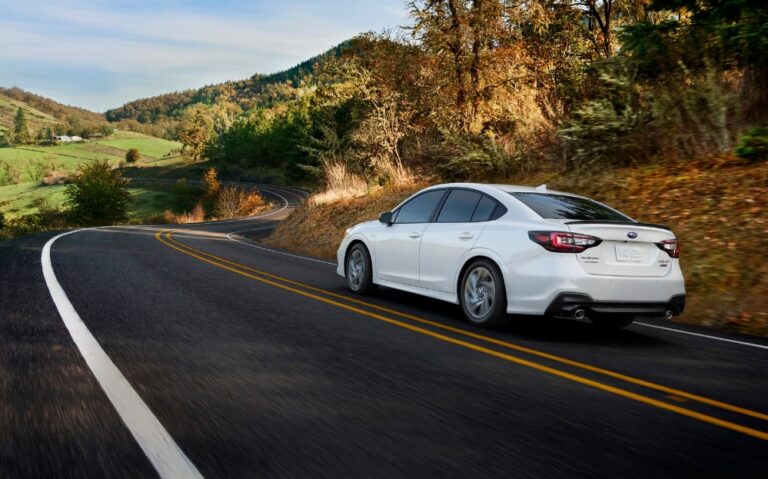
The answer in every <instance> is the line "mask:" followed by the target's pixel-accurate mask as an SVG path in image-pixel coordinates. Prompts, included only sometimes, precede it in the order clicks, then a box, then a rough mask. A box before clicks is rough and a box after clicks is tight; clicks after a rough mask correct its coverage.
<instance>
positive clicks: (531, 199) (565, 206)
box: [510, 193, 632, 221]
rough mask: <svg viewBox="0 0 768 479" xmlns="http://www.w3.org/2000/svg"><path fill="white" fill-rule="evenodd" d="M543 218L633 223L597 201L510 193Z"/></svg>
mask: <svg viewBox="0 0 768 479" xmlns="http://www.w3.org/2000/svg"><path fill="white" fill-rule="evenodd" d="M510 194H511V195H512V196H514V197H515V198H517V199H518V200H520V201H522V202H523V203H524V204H525V205H526V206H527V207H529V208H530V209H532V210H533V211H535V212H536V213H538V214H539V216H541V217H542V218H546V219H556V220H592V221H594V220H597V221H632V219H631V218H629V217H628V216H625V215H623V214H621V213H619V212H618V211H615V210H612V209H610V208H608V207H607V206H604V205H601V204H600V203H598V202H596V201H592V200H589V199H587V198H579V197H577V196H567V195H556V194H550V193H510Z"/></svg>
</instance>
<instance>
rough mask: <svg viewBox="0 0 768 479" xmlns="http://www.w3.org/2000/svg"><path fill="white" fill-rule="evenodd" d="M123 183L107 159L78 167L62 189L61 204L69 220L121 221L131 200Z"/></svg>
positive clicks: (93, 223)
mask: <svg viewBox="0 0 768 479" xmlns="http://www.w3.org/2000/svg"><path fill="white" fill-rule="evenodd" d="M126 184H127V183H126V181H125V180H124V179H123V178H122V176H121V173H120V171H119V170H116V169H114V170H113V169H112V167H111V166H110V165H109V162H108V161H107V160H102V161H96V162H93V163H88V164H85V165H83V166H81V167H80V169H79V170H78V171H77V174H75V176H74V178H73V181H72V183H71V184H69V185H67V189H66V196H67V199H66V201H65V205H66V206H68V207H69V208H70V211H69V214H70V216H71V218H72V220H73V222H75V223H77V224H82V225H86V226H96V225H109V224H114V223H117V222H120V221H125V219H126V218H127V216H128V207H129V206H130V204H131V201H132V198H131V193H130V192H129V191H128V189H127V187H126Z"/></svg>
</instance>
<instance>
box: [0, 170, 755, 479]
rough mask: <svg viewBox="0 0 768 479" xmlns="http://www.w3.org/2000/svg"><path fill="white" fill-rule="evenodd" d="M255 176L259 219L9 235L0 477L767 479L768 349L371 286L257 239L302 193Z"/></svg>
mask: <svg viewBox="0 0 768 479" xmlns="http://www.w3.org/2000/svg"><path fill="white" fill-rule="evenodd" d="M258 189H260V190H261V191H262V192H263V193H264V194H266V195H270V196H271V197H272V198H273V199H274V200H275V202H276V204H277V205H278V207H276V208H275V209H274V210H272V211H270V212H268V213H265V214H263V215H261V216H258V217H254V218H248V219H239V220H232V221H227V222H218V223H201V224H196V225H185V226H173V227H115V228H101V229H89V230H83V231H78V232H75V233H71V234H68V235H66V236H61V237H58V238H57V239H56V240H55V241H54V242H53V243H49V242H50V240H51V239H52V238H54V237H56V236H57V234H56V233H47V234H40V235H35V236H31V237H27V238H20V239H16V240H13V241H10V242H5V243H0V332H1V333H2V334H0V377H1V378H2V382H0V384H2V387H0V477H3V478H4V477H14V478H15V477H51V476H55V477H130V478H136V477H157V476H158V475H160V476H162V477H181V476H187V477H188V476H189V473H188V472H187V473H179V472H178V470H175V469H173V468H172V467H169V468H165V469H164V468H163V463H162V460H160V461H159V462H158V458H160V459H163V458H165V457H167V456H166V454H167V452H168V450H173V448H172V447H170V446H175V447H176V448H177V450H178V452H179V454H180V456H178V457H181V458H184V459H185V460H188V461H189V465H190V466H191V467H193V469H190V470H194V471H197V472H198V473H199V474H200V475H201V476H203V477H264V476H267V477H361V476H364V477H413V476H418V475H424V476H430V477H434V476H437V477H467V476H478V477H490V476H494V477H497V476H508V477H548V478H549V477H696V478H702V477H713V478H715V477H717V478H721V477H768V461H765V456H766V451H768V447H766V446H768V374H767V373H768V342H766V341H764V340H761V339H759V338H746V337H740V336H730V335H723V334H720V333H713V332H709V331H707V330H704V329H703V328H692V327H683V326H680V325H677V324H675V323H668V322H662V321H658V322H656V321H646V322H644V323H645V324H639V325H633V326H631V327H630V328H628V329H627V330H625V331H620V332H615V333H598V332H596V331H595V330H593V329H592V328H591V327H590V326H589V325H588V324H586V323H579V322H570V321H541V320H538V321H536V320H521V321H516V322H514V323H513V324H512V325H511V326H510V327H509V328H507V329H505V330H502V331H483V330H477V329H473V328H471V327H469V326H468V325H466V324H465V323H464V322H463V321H462V319H461V312H460V310H459V309H458V308H456V307H454V306H452V305H449V304H443V303H440V302H437V301H432V300H429V299H424V298H420V297H416V296H413V295H409V294H406V293H400V292H397V291H392V290H386V289H381V290H380V291H378V292H377V293H375V294H374V295H372V296H370V297H359V296H353V295H351V294H349V293H348V291H347V290H346V288H345V285H344V281H343V279H341V278H339V277H337V276H336V275H335V273H334V265H332V264H330V263H328V262H325V261H321V260H317V259H314V258H303V257H300V256H297V255H292V254H289V253H286V252H278V251H274V250H270V249H266V248H263V247H262V246H261V245H259V244H258V243H255V242H254V241H252V240H251V239H250V238H253V237H254V236H258V235H260V234H263V233H265V232H267V231H268V230H269V229H270V228H272V227H273V226H274V224H275V222H276V221H279V220H280V219H282V218H284V217H285V216H286V215H287V214H289V213H290V211H292V209H293V208H294V207H295V206H296V205H297V204H298V203H299V202H301V201H303V200H304V199H305V196H306V194H305V193H304V192H302V191H300V190H295V189H290V188H285V187H276V186H269V185H259V186H258ZM307 241H312V238H307ZM45 244H49V248H48V250H49V258H50V270H51V272H52V273H53V275H54V276H55V279H56V282H57V283H58V284H59V285H60V287H61V290H62V294H63V295H64V297H65V299H66V302H67V303H68V304H69V305H70V306H71V311H69V312H67V311H64V312H62V305H61V304H62V301H63V300H61V298H59V300H57V301H56V302H54V299H55V297H56V294H54V296H53V297H52V295H51V289H50V281H48V282H47V281H46V279H49V280H50V277H49V278H46V277H45V276H44V274H43V265H44V263H45V261H44V260H41V258H45V255H44V254H42V250H43V246H44V245H45ZM72 312H74V313H76V316H77V318H78V319H79V320H80V321H81V323H82V325H81V326H73V324H74V323H72V322H69V321H68V318H69V319H71V314H72ZM78 328H80V329H78ZM86 332H87V333H88V334H90V335H91V337H92V338H93V343H94V344H95V346H94V344H90V346H89V347H90V348H97V349H100V350H101V351H102V352H103V353H104V357H103V358H102V357H100V356H99V357H98V358H100V359H98V360H95V359H94V357H97V356H93V354H94V353H93V349H88V347H85V346H83V344H84V343H83V342H82V338H83V336H82V335H83V334H85V333H86ZM104 358H106V359H104ZM105 362H109V363H111V364H112V365H113V366H114V371H111V370H110V371H111V372H109V374H112V376H110V375H109V374H107V376H105V375H104V374H106V373H105V372H104V369H103V368H104V363H105ZM115 371H117V372H115ZM115 375H117V376H121V377H122V378H123V380H124V381H125V383H124V384H123V383H120V382H119V381H117V380H115V379H114V378H115V377H116V376H115ZM115 381H117V382H115ZM118 386H119V387H127V388H128V389H122V390H121V391H123V393H120V394H115V393H114V390H115V389H114V388H116V387H118ZM111 391H112V392H111ZM126 391H127V392H126ZM131 391H132V392H131ZM134 394H135V397H133V395H134ZM136 401H138V402H140V403H141V404H143V405H144V407H145V408H146V411H145V412H146V413H148V414H149V415H150V416H152V417H154V418H155V419H156V421H157V426H158V427H159V430H161V432H164V433H166V434H167V435H166V436H162V434H161V436H158V437H162V438H164V439H163V440H164V441H165V442H163V441H160V442H155V443H151V442H150V443H147V442H146V436H145V435H143V434H144V433H142V432H141V431H139V432H138V433H137V431H136V428H137V427H141V426H142V425H143V424H144V422H142V421H139V423H140V424H139V426H136V424H134V423H132V417H131V414H132V412H131V411H133V410H132V409H130V408H131V407H134V406H136ZM125 404H128V405H129V406H128V409H127V411H128V412H126V409H125V408H124V406H125ZM134 412H135V411H134ZM141 417H144V418H146V417H148V416H141ZM159 430H158V431H159ZM155 432H157V431H155ZM166 446H168V447H169V448H168V449H166ZM158 464H160V465H158ZM174 464H177V463H174ZM166 465H167V464H166ZM172 465H173V464H172ZM174 471H177V472H174ZM187 471H189V470H187Z"/></svg>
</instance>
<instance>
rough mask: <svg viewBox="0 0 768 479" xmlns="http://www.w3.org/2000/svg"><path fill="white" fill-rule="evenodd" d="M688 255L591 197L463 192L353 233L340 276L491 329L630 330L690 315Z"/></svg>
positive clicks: (668, 234)
mask: <svg viewBox="0 0 768 479" xmlns="http://www.w3.org/2000/svg"><path fill="white" fill-rule="evenodd" d="M679 257H680V244H679V243H678V241H677V239H676V238H675V235H674V234H673V233H672V231H670V229H669V228H667V227H666V226H663V225H658V224H649V223H641V222H638V221H635V220H634V219H632V218H630V217H629V216H627V215H625V214H623V213H621V212H619V211H617V210H615V209H613V208H611V207H609V206H606V205H604V204H602V203H599V202H597V201H594V200H591V199H589V198H585V197H583V196H578V195H574V194H570V193H561V192H557V191H550V190H547V189H546V186H544V185H542V186H539V187H536V188H531V187H524V186H512V185H485V184H470V183H454V184H443V185H437V186H433V187H430V188H426V189H424V190H421V191H419V192H418V193H416V194H414V195H413V196H411V197H410V198H408V199H407V200H405V201H403V202H402V203H401V204H400V205H398V206H397V207H396V208H395V209H393V210H392V211H387V212H385V213H382V214H381V216H380V217H379V220H378V221H370V222H367V223H361V224H358V225H356V226H353V227H352V228H349V229H348V230H347V231H346V234H345V236H344V239H343V240H342V242H341V245H340V246H339V250H338V253H337V259H338V266H337V273H338V274H339V275H341V276H344V277H345V278H346V280H347V283H348V285H349V288H350V289H351V290H352V291H353V292H355V293H360V294H363V293H368V292H370V291H371V290H372V289H373V288H375V287H376V286H377V285H381V286H386V287H389V288H395V289H399V290H402V291H407V292H410V293H415V294H420V295H423V296H428V297H430V298H436V299H440V300H443V301H448V302H451V303H454V304H459V305H461V307H462V309H463V311H464V315H465V316H466V318H467V320H468V321H469V322H471V323H472V324H475V325H478V326H483V327H500V326H503V325H504V324H506V323H507V322H508V321H509V319H510V317H511V316H510V315H526V316H531V315H533V316H542V317H544V316H551V317H569V318H576V319H585V318H586V319H589V320H590V321H592V323H594V324H595V325H597V326H600V327H606V328H620V327H624V326H627V325H629V324H630V323H632V321H633V320H634V319H635V318H637V317H642V316H645V317H664V318H667V319H670V318H672V317H673V316H675V315H679V314H680V313H682V311H683V308H684V307H685V285H684V281H683V274H682V271H681V270H680V263H679Z"/></svg>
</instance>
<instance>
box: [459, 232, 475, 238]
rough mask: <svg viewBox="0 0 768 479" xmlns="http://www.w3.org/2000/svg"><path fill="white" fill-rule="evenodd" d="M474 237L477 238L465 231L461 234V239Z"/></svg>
mask: <svg viewBox="0 0 768 479" xmlns="http://www.w3.org/2000/svg"><path fill="white" fill-rule="evenodd" d="M474 237H475V235H473V234H472V233H470V232H469V231H465V232H463V233H460V234H459V239H472V238H474Z"/></svg>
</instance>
